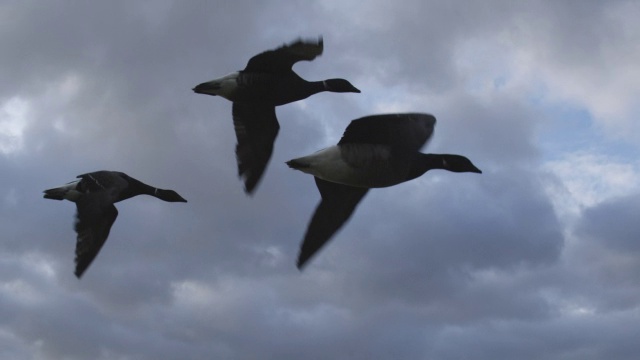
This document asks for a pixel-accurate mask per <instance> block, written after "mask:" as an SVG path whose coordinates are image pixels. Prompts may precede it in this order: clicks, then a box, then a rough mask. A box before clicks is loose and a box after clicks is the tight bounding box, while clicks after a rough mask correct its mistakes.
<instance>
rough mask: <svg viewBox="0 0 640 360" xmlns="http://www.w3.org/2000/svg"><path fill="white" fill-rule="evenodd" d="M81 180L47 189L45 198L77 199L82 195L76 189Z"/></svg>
mask: <svg viewBox="0 0 640 360" xmlns="http://www.w3.org/2000/svg"><path fill="white" fill-rule="evenodd" d="M79 182H80V180H76V181H72V182H70V183H68V184H65V185H62V186H60V187H57V188H53V189H48V190H45V191H44V198H45V199H52V200H64V199H67V200H71V201H74V200H77V198H78V197H79V196H80V192H78V191H77V190H76V187H77V186H78V183H79Z"/></svg>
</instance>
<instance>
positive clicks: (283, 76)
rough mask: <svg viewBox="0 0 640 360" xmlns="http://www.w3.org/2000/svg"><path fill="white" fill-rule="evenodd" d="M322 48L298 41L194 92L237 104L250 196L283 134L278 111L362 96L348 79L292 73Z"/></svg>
mask: <svg viewBox="0 0 640 360" xmlns="http://www.w3.org/2000/svg"><path fill="white" fill-rule="evenodd" d="M322 49H323V42H322V38H321V37H320V38H319V39H318V40H317V41H311V40H308V41H305V40H302V39H298V40H296V41H294V42H292V43H290V44H288V45H283V46H281V47H279V48H277V49H275V50H269V51H265V52H263V53H260V54H258V55H256V56H254V57H252V58H251V59H250V60H249V62H248V63H247V66H246V67H245V68H244V70H241V71H238V72H234V73H231V74H229V75H227V76H224V77H222V78H219V79H215V80H211V81H208V82H205V83H202V84H200V85H198V86H196V87H195V88H193V91H194V92H196V93H198V94H206V95H213V96H216V95H218V96H222V97H223V98H225V99H228V100H230V101H232V102H233V107H232V116H233V124H234V127H235V132H236V138H237V140H238V144H237V145H236V160H237V162H238V176H240V177H241V178H242V179H243V180H244V187H245V192H246V193H247V194H251V193H253V191H254V190H255V188H256V185H257V184H258V182H259V181H260V179H261V177H262V174H263V173H264V170H265V168H266V166H267V163H268V162H269V159H270V158H271V153H272V152H273V144H274V142H275V139H276V136H277V135H278V130H279V129H280V125H279V124H278V119H277V118H276V109H275V107H276V106H278V105H283V104H288V103H291V102H294V101H298V100H302V99H306V98H308V97H309V96H311V95H313V94H317V93H319V92H323V91H330V92H339V93H342V92H354V93H359V92H360V90H358V89H356V88H355V87H354V86H353V85H351V83H349V82H348V81H347V80H344V79H328V80H324V81H306V80H304V79H303V78H301V77H300V76H298V74H296V73H295V72H294V71H293V70H292V67H293V65H294V64H295V63H297V62H298V61H301V60H307V61H311V60H313V59H315V58H316V57H317V56H319V55H320V54H322Z"/></svg>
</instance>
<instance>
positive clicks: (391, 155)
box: [287, 113, 482, 269]
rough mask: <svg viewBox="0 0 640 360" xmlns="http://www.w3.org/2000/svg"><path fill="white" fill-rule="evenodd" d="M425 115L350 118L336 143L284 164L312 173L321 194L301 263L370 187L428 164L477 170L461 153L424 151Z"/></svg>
mask: <svg viewBox="0 0 640 360" xmlns="http://www.w3.org/2000/svg"><path fill="white" fill-rule="evenodd" d="M435 122H436V119H435V117H433V116H432V115H429V114H420V113H407V114H385V115H372V116H366V117H363V118H360V119H357V120H353V121H352V122H351V123H350V124H349V126H348V127H347V129H346V130H345V132H344V134H343V136H342V138H341V139H340V142H338V145H336V146H333V147H330V148H327V149H325V150H322V151H319V152H317V153H314V154H312V155H309V156H305V157H301V158H297V159H293V160H290V161H288V162H287V164H288V165H289V166H290V167H291V168H293V169H297V170H300V171H303V172H306V173H309V174H311V175H314V177H315V181H316V186H317V187H318V190H319V191H320V196H321V197H322V199H321V201H320V204H318V207H317V208H316V211H315V212H314V214H313V216H312V218H311V221H310V222H309V226H308V227H307V232H306V234H305V236H304V240H303V241H302V244H301V247H300V254H299V256H298V262H297V266H298V268H300V269H301V268H303V267H304V265H305V264H306V263H307V262H308V261H309V259H310V258H311V257H312V256H313V255H314V254H316V253H317V252H318V251H319V250H320V249H321V248H322V247H323V246H324V245H325V244H326V243H327V242H328V241H329V240H330V239H331V237H332V236H333V235H334V234H335V232H336V231H338V230H339V229H340V228H341V227H342V226H343V225H344V224H345V223H346V221H347V220H348V219H349V218H350V217H351V215H352V214H353V212H354V211H355V208H356V207H357V205H358V204H359V203H360V201H361V200H362V198H363V197H364V196H365V195H366V193H367V191H368V190H369V189H370V188H377V187H388V186H393V185H397V184H400V183H402V182H405V181H409V180H412V179H415V178H417V177H419V176H421V175H422V174H424V173H425V172H427V171H429V170H432V169H444V170H448V171H452V172H474V173H482V172H481V171H480V169H478V168H477V167H476V166H475V165H473V164H472V163H471V161H469V159H467V158H466V157H464V156H460V155H451V154H423V153H421V152H420V151H419V150H420V148H422V147H423V146H424V144H425V143H426V142H427V141H428V140H429V138H430V137H431V135H432V134H433V129H434V126H435Z"/></svg>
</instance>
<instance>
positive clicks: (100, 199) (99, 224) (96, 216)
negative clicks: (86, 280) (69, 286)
mask: <svg viewBox="0 0 640 360" xmlns="http://www.w3.org/2000/svg"><path fill="white" fill-rule="evenodd" d="M78 178H79V179H80V180H75V181H72V182H69V183H67V184H65V185H63V186H60V187H57V188H53V189H48V190H45V191H44V198H45V199H52V200H69V201H72V202H74V203H76V208H77V213H76V224H75V231H76V233H77V241H76V258H75V263H76V269H75V275H76V276H77V277H78V278H80V277H81V276H82V274H83V273H84V271H85V270H86V269H87V268H88V267H89V265H91V262H92V261H93V259H94V258H95V257H96V255H98V252H99V251H100V249H101V248H102V245H103V244H104V243H105V241H106V240H107V237H108V236H109V232H110V230H111V226H112V225H113V223H114V222H115V221H116V218H117V217H118V210H117V209H116V207H115V206H114V205H113V204H114V203H116V202H119V201H122V200H126V199H129V198H131V197H134V196H137V195H151V196H154V197H156V198H158V199H161V200H164V201H168V202H187V200H185V199H184V198H183V197H182V196H180V195H178V193H176V192H175V191H173V190H165V189H159V188H155V187H152V186H150V185H147V184H145V183H143V182H141V181H139V180H137V179H134V178H132V177H130V176H128V175H127V174H125V173H122V172H117V171H96V172H92V173H87V174H82V175H78Z"/></svg>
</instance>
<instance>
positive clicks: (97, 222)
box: [75, 192, 118, 278]
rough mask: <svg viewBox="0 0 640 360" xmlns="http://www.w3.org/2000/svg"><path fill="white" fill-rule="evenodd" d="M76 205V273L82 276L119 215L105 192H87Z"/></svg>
mask: <svg viewBox="0 0 640 360" xmlns="http://www.w3.org/2000/svg"><path fill="white" fill-rule="evenodd" d="M76 206H77V215H76V224H75V231H76V233H77V241H76V258H75V263H76V270H75V275H76V276H77V277H78V278H80V277H81V276H82V274H83V273H84V272H85V270H86V269H87V268H88V267H89V265H91V262H92V261H93V259H95V257H96V255H98V252H100V249H101V248H102V245H104V243H105V241H107V237H108V236H109V231H110V230H111V226H112V225H113V223H114V222H115V221H116V218H117V217H118V209H116V207H115V206H114V205H113V203H112V202H110V201H109V200H108V199H107V198H106V193H104V192H102V193H97V194H87V195H85V196H83V197H82V198H81V199H80V200H79V201H78V202H76Z"/></svg>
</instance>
